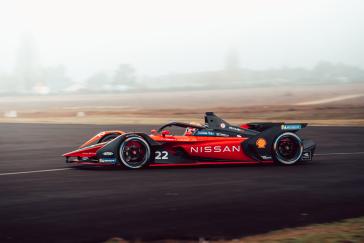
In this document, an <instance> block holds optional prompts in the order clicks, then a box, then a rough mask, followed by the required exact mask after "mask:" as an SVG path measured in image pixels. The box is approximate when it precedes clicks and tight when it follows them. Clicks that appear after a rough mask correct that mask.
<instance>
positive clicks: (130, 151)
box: [119, 136, 151, 169]
mask: <svg viewBox="0 0 364 243" xmlns="http://www.w3.org/2000/svg"><path fill="white" fill-rule="evenodd" d="M119 157H120V162H121V164H122V165H124V166H125V167H126V168H128V169H140V168H143V167H145V166H146V165H147V164H148V162H149V161H150V158H151V148H150V145H149V144H148V142H147V141H146V140H145V139H143V138H142V137H140V136H132V137H128V138H127V139H125V140H124V141H123V142H122V143H121V144H120V147H119Z"/></svg>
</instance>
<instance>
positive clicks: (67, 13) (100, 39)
mask: <svg viewBox="0 0 364 243" xmlns="http://www.w3.org/2000/svg"><path fill="white" fill-rule="evenodd" d="M0 35H1V36H0V72H4V71H5V72H11V71H12V70H13V69H14V65H15V61H16V56H17V50H18V49H19V45H20V44H19V43H20V40H21V39H22V37H21V36H32V38H33V39H34V42H35V43H36V46H37V51H38V54H39V61H40V63H41V64H42V65H43V66H50V65H57V64H63V65H65V66H66V68H67V70H68V74H69V75H70V76H71V77H72V78H74V79H84V78H86V77H87V76H89V75H91V74H92V73H94V72H96V71H98V70H113V69H114V68H115V67H116V66H117V65H118V64H120V63H130V64H132V65H134V66H135V68H136V69H137V71H138V73H139V74H140V75H160V74H166V73H171V72H191V71H204V70H216V69H221V68H223V67H224V60H225V57H226V54H227V52H228V50H229V49H231V48H234V49H236V50H237V51H238V53H239V56H240V63H241V66H242V67H247V68H254V69H264V68H271V67H282V66H303V67H312V66H313V65H314V64H316V63H317V62H318V61H320V60H328V61H332V62H343V63H347V64H353V65H358V66H361V67H364V1H362V0H326V1H324V0H300V1H298V0H297V1H296V0H249V1H248V0H237V1H233V0H221V1H214V0H191V1H190V0H180V1H176V0H145V1H141V0H139V1H138V0H125V1H122V0H115V1H112V0H100V1H97V0H96V1H93V0H85V1H83V0H82V1H81V0H69V1H68V0H59V1H52V0H31V1H29V0H24V1H18V0H7V1H6V0H1V1H0Z"/></svg>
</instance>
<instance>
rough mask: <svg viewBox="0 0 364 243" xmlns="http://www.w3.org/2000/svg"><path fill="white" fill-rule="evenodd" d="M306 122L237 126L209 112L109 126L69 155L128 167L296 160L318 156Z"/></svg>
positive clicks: (78, 162) (96, 163)
mask: <svg viewBox="0 0 364 243" xmlns="http://www.w3.org/2000/svg"><path fill="white" fill-rule="evenodd" d="M306 126H307V124H306V123H270V122H268V123H267V122H256V123H247V124H242V125H240V126H234V125H231V124H229V123H228V122H226V121H224V120H223V119H221V118H220V117H218V116H216V115H215V114H214V113H213V112H206V114H205V124H204V125H201V124H197V123H184V122H175V121H174V122H169V123H167V124H165V125H163V126H162V127H160V128H159V129H158V130H152V131H151V134H150V135H148V134H145V133H139V132H128V133H127V132H124V131H104V132H101V133H99V134H97V135H96V136H94V137H93V138H91V139H90V140H88V141H87V142H86V143H84V144H83V145H81V146H80V147H79V148H78V149H77V150H75V151H72V152H69V153H66V154H64V155H63V156H64V157H66V162H67V163H74V164H76V165H92V166H122V167H124V168H127V169H140V168H145V167H152V166H183V165H185V166H192V165H206V164H209V165H221V164H268V163H276V164H281V165H293V164H296V163H298V162H300V161H310V160H312V158H313V155H314V151H315V147H316V145H315V143H314V142H313V141H312V140H307V139H302V138H301V137H300V136H298V135H297V134H296V132H297V131H299V130H300V129H302V128H304V127H306ZM177 128H179V130H181V129H182V130H183V134H182V135H177V134H174V132H173V134H172V132H171V131H175V130H178V129H177Z"/></svg>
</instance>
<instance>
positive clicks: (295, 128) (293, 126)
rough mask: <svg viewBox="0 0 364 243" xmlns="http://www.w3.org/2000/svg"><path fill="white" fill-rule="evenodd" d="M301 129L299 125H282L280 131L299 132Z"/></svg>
mask: <svg viewBox="0 0 364 243" xmlns="http://www.w3.org/2000/svg"><path fill="white" fill-rule="evenodd" d="M301 128H302V126H301V124H284V125H282V126H281V129H282V130H299V129H301Z"/></svg>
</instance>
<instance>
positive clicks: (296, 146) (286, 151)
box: [273, 132, 303, 165]
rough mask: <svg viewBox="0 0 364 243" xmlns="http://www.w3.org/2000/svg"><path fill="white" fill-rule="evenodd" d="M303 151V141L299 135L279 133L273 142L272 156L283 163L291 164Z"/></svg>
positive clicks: (297, 159) (296, 160) (295, 161)
mask: <svg viewBox="0 0 364 243" xmlns="http://www.w3.org/2000/svg"><path fill="white" fill-rule="evenodd" d="M302 153H303V143H302V140H301V138H300V137H299V136H297V135H296V134H294V133H291V132H286V133H282V134H281V135H279V136H278V137H277V138H276V139H275V141H274V144H273V158H274V160H275V161H276V162H278V163H279V164H283V165H293V164H295V163H297V162H298V161H299V159H300V158H301V156H302Z"/></svg>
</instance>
